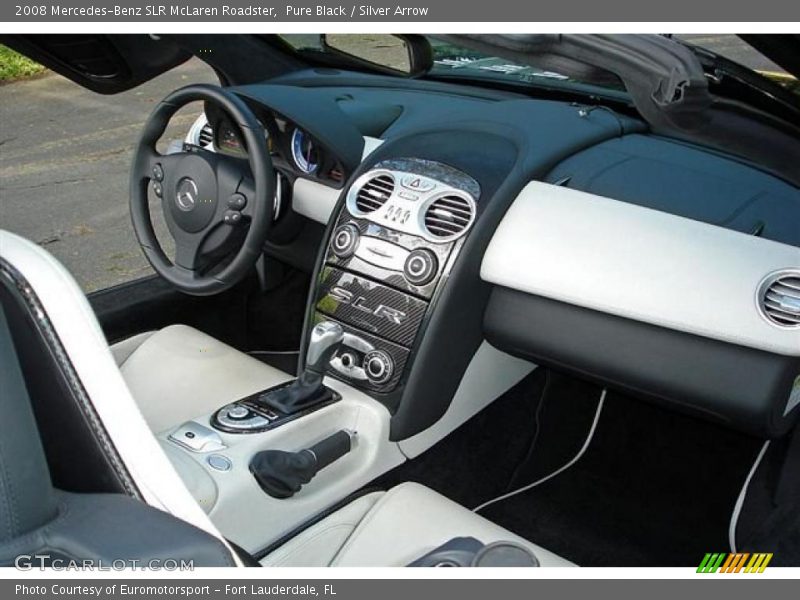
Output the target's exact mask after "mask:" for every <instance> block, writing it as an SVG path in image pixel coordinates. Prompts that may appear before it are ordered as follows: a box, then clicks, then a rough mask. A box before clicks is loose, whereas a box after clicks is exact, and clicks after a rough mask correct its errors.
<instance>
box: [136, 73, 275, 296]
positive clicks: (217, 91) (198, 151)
mask: <svg viewBox="0 0 800 600" xmlns="http://www.w3.org/2000/svg"><path fill="white" fill-rule="evenodd" d="M198 100H202V101H205V102H210V103H214V104H216V105H217V106H219V107H220V108H222V109H223V110H224V111H225V112H226V113H227V114H228V116H229V117H230V118H231V119H232V121H233V122H234V123H236V124H237V125H238V126H239V129H240V130H241V132H242V135H243V137H244V143H245V146H246V148H247V160H244V159H239V158H233V157H228V156H224V155H221V154H217V153H215V152H210V151H208V150H205V149H203V148H199V147H195V146H184V149H183V151H182V152H178V153H175V154H160V153H159V152H158V151H157V150H156V142H157V141H158V139H159V138H160V137H161V136H162V135H163V133H164V130H165V129H166V127H167V125H168V124H169V121H170V119H171V118H172V116H173V115H174V114H175V113H176V112H177V111H178V109H180V108H181V107H183V106H185V105H186V104H189V103H190V102H195V101H198ZM150 186H152V188H153V192H154V194H155V195H156V196H157V197H158V198H160V200H161V206H162V209H163V212H164V218H165V220H166V223H167V228H168V230H169V233H170V235H172V237H173V239H174V240H175V259H174V261H171V260H170V259H169V258H168V257H167V255H166V254H165V253H164V250H163V248H162V247H161V243H160V242H159V241H158V238H157V236H156V234H155V231H154V229H153V224H152V221H151V219H150V207H149V202H148V187H150ZM274 194H275V175H274V170H273V167H272V159H271V158H270V154H269V150H268V149H267V144H266V136H265V133H264V127H263V125H262V124H261V123H260V122H259V120H258V119H257V118H256V116H255V115H254V114H253V112H252V111H251V110H250V108H249V107H248V106H247V104H245V103H244V101H243V100H242V99H241V98H239V97H238V96H236V95H234V94H233V93H231V92H228V91H226V90H224V89H223V88H220V87H217V86H212V85H190V86H187V87H184V88H181V89H179V90H176V91H174V92H172V93H171V94H169V95H168V96H167V97H166V98H164V100H162V101H161V102H160V103H159V104H158V106H156V108H155V109H154V110H153V112H152V113H151V115H150V116H149V117H148V119H147V122H146V123H145V125H144V129H143V132H142V135H141V138H140V139H139V142H138V143H137V145H136V149H135V151H134V156H133V165H132V167H131V179H130V211H131V220H132V221H133V229H134V232H135V234H136V239H137V240H138V241H139V245H140V246H141V248H142V251H143V252H144V255H145V257H147V260H148V261H149V262H150V264H151V265H152V266H153V269H155V271H156V273H158V274H159V275H160V276H161V277H163V278H164V279H166V280H167V281H169V282H170V283H171V284H172V285H174V286H175V287H176V288H178V289H179V290H181V291H183V292H186V293H188V294H192V295H195V296H208V295H211V294H217V293H219V292H222V291H223V290H226V289H228V288H229V287H231V286H232V285H234V284H235V283H237V282H238V281H240V280H242V279H243V278H244V277H245V276H246V275H247V273H248V272H249V270H250V269H251V268H252V267H253V265H254V264H255V262H256V260H258V258H259V256H261V253H262V251H263V245H264V241H265V240H266V237H267V232H268V231H269V228H270V226H271V225H272V219H273V197H274Z"/></svg>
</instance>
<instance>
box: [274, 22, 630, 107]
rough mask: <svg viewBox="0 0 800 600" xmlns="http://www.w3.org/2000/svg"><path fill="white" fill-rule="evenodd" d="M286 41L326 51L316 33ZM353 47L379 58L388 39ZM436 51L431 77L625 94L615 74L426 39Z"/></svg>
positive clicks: (358, 39) (360, 39)
mask: <svg viewBox="0 0 800 600" xmlns="http://www.w3.org/2000/svg"><path fill="white" fill-rule="evenodd" d="M278 37H280V38H281V39H282V40H283V41H284V42H286V43H288V44H289V45H290V46H291V47H292V48H293V49H294V50H299V51H316V52H323V51H324V47H323V45H322V43H321V40H320V37H319V36H318V35H313V34H283V35H279V36H278ZM349 37H351V38H352V40H351V41H350V44H351V45H352V46H355V45H359V44H360V45H362V46H363V48H364V50H365V51H367V52H365V53H369V54H370V55H372V56H375V57H376V58H378V59H379V58H380V54H381V50H382V49H383V46H384V45H385V38H383V37H382V36H376V35H370V34H353V35H351V36H349ZM425 37H426V38H427V40H428V42H429V43H430V45H431V49H432V51H433V69H432V70H431V72H430V74H431V75H433V76H434V77H437V76H438V77H448V78H462V79H468V80H473V81H479V80H489V81H505V82H507V83H515V84H518V85H524V84H529V85H538V86H545V87H555V88H569V89H576V88H581V91H584V92H587V93H606V94H608V93H613V94H614V95H620V94H624V92H625V86H624V85H623V83H622V81H621V80H620V79H618V78H617V77H615V76H614V75H612V74H610V73H609V74H608V82H607V83H604V84H602V85H598V84H597V82H594V83H591V84H590V83H589V82H585V81H581V80H580V79H577V78H575V77H574V76H570V75H567V74H565V73H559V72H556V71H553V70H548V69H545V68H543V67H537V66H530V65H520V64H517V63H515V62H513V61H510V60H508V59H506V58H499V57H497V56H491V55H488V54H483V53H481V52H478V51H476V50H472V49H470V48H465V47H463V46H459V45H457V44H453V43H451V42H449V41H448V40H442V39H439V38H437V37H436V36H425Z"/></svg>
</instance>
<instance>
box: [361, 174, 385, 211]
mask: <svg viewBox="0 0 800 600" xmlns="http://www.w3.org/2000/svg"><path fill="white" fill-rule="evenodd" d="M393 191H394V177H392V176H391V175H389V174H385V173H384V174H381V175H377V176H375V177H372V178H370V179H368V180H367V181H366V183H364V185H362V186H361V189H359V190H358V193H357V194H356V208H358V210H360V211H361V212H362V213H371V212H374V211H376V210H378V209H379V208H380V207H381V206H383V205H384V204H386V201H387V200H388V199H389V197H390V196H391V195H392V192H393Z"/></svg>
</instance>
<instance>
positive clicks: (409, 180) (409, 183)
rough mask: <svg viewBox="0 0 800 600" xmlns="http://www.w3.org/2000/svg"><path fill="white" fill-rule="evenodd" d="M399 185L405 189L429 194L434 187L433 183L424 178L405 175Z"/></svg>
mask: <svg viewBox="0 0 800 600" xmlns="http://www.w3.org/2000/svg"><path fill="white" fill-rule="evenodd" d="M400 185H402V186H403V187H404V188H406V189H409V190H414V191H415V192H430V191H431V190H432V189H433V188H435V187H436V183H435V182H433V181H431V180H430V179H427V178H426V177H420V176H419V175H406V176H405V177H403V179H402V180H401V181H400Z"/></svg>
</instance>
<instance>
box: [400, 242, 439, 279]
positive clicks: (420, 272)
mask: <svg viewBox="0 0 800 600" xmlns="http://www.w3.org/2000/svg"><path fill="white" fill-rule="evenodd" d="M438 270H439V263H438V261H437V260H436V255H435V254H434V253H433V252H431V251H430V250H428V249H426V248H417V249H416V250H412V251H411V253H410V254H409V255H408V258H407V259H406V262H405V265H404V266H403V273H404V275H405V276H406V279H407V280H408V281H409V282H410V283H412V284H414V285H425V284H426V283H430V282H431V281H432V280H433V278H434V277H435V276H436V272H437V271H438Z"/></svg>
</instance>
